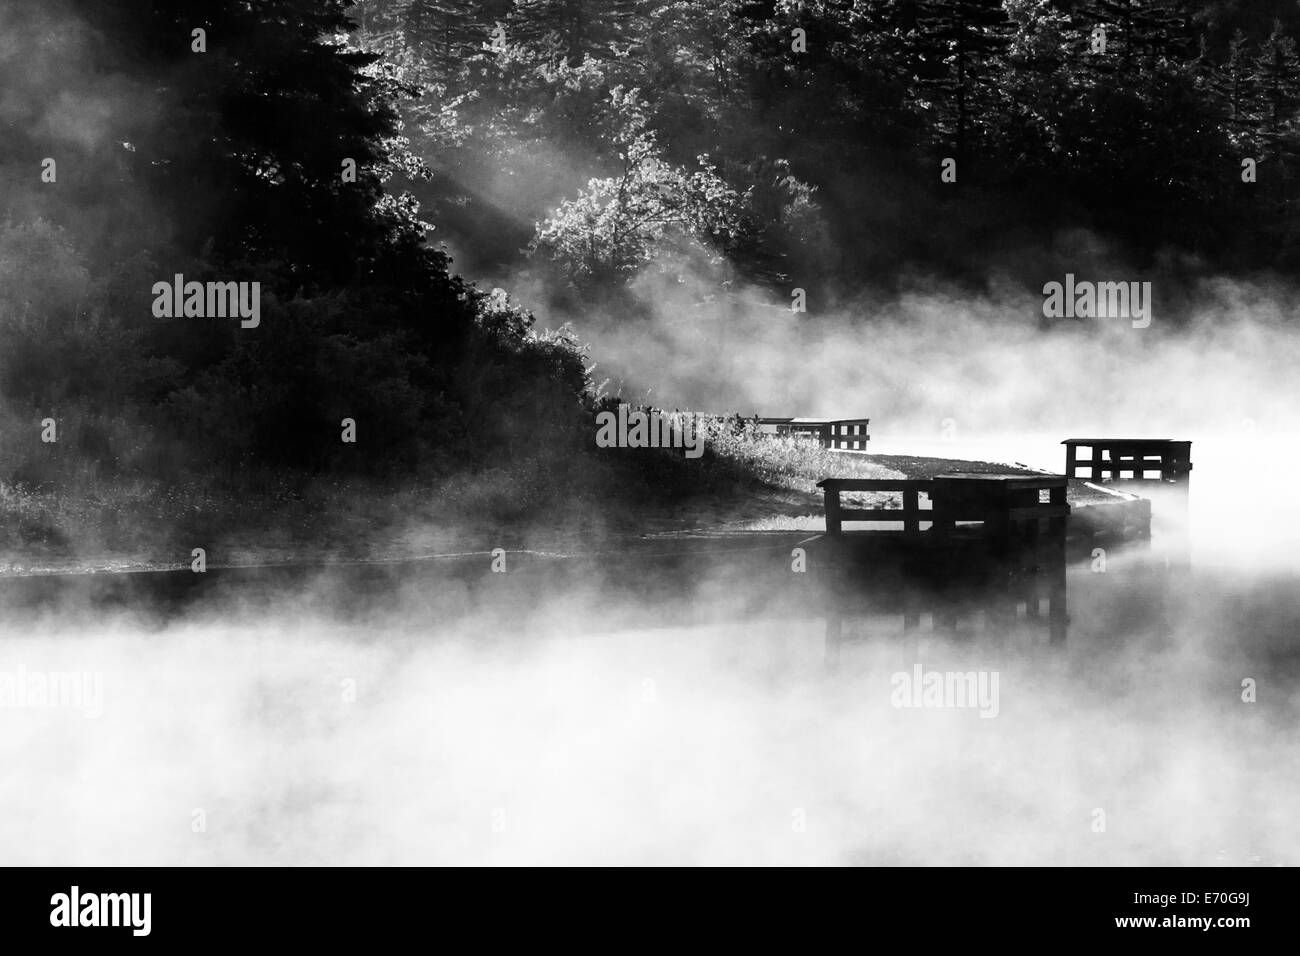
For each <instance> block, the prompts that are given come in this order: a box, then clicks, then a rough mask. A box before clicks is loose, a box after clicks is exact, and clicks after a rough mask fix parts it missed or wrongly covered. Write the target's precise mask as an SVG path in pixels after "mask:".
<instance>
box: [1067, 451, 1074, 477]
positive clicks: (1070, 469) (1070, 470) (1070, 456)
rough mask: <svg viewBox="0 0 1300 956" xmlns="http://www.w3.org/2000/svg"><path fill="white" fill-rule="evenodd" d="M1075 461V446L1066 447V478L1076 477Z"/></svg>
mask: <svg viewBox="0 0 1300 956" xmlns="http://www.w3.org/2000/svg"><path fill="white" fill-rule="evenodd" d="M1074 459H1075V453H1074V446H1073V445H1066V446H1065V477H1066V478H1073V477H1074Z"/></svg>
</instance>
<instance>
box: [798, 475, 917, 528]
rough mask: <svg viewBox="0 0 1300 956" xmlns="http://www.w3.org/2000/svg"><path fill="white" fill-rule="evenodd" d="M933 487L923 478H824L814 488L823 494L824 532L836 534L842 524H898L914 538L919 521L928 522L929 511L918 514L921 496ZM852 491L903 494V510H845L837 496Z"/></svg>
mask: <svg viewBox="0 0 1300 956" xmlns="http://www.w3.org/2000/svg"><path fill="white" fill-rule="evenodd" d="M932 485H933V482H931V481H930V480H928V479H925V478H823V479H822V480H821V481H819V482H817V487H818V488H821V489H822V491H823V492H824V493H825V501H826V531H827V532H828V533H830V534H839V533H840V532H841V531H842V530H843V524H844V522H845V521H901V522H902V523H903V531H905V532H906V533H908V534H916V533H918V532H919V531H920V530H921V521H922V520H927V521H928V520H931V517H932V516H931V512H930V511H928V510H927V511H922V510H921V492H923V491H929V490H930V489H931V487H932ZM853 491H897V492H901V493H902V498H903V507H902V508H846V507H844V506H843V505H842V504H841V502H840V494H841V493H843V492H853Z"/></svg>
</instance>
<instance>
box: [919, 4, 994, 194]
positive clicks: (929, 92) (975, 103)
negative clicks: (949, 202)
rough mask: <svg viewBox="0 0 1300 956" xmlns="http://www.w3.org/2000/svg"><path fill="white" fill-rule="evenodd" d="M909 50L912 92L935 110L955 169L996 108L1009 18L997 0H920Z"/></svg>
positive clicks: (967, 158) (937, 125)
mask: <svg viewBox="0 0 1300 956" xmlns="http://www.w3.org/2000/svg"><path fill="white" fill-rule="evenodd" d="M918 11H919V15H918V18H917V29H916V33H915V35H914V43H913V53H914V55H915V56H916V61H917V74H918V75H917V87H918V90H917V93H918V99H919V101H920V102H921V104H922V105H923V107H928V108H932V109H933V110H934V112H935V114H936V121H935V124H934V125H935V129H936V130H937V131H938V132H939V133H940V134H941V136H942V137H944V139H945V140H946V141H947V142H948V143H949V144H950V145H951V147H952V150H953V154H954V155H955V156H956V158H957V161H958V167H959V169H960V168H962V167H967V165H968V163H969V161H970V159H971V158H972V150H971V149H970V147H971V145H972V143H973V142H975V141H976V140H978V139H979V138H980V130H981V128H983V127H985V126H986V125H987V124H988V123H989V121H990V118H991V116H990V114H991V113H992V112H994V111H995V110H996V109H997V96H996V92H997V90H996V82H997V77H998V76H999V75H1000V74H1001V73H1002V72H1003V71H1004V69H1005V67H1006V63H1005V53H1006V51H1007V48H1008V46H1009V44H1010V38H1011V24H1010V21H1009V20H1008V19H1007V16H1006V12H1005V11H1004V10H1003V8H1002V4H1001V2H1000V0H920V2H919V3H918Z"/></svg>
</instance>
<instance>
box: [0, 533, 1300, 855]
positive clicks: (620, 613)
mask: <svg viewBox="0 0 1300 956" xmlns="http://www.w3.org/2000/svg"><path fill="white" fill-rule="evenodd" d="M737 561H747V562H751V563H753V565H754V567H755V568H757V567H758V565H760V564H763V565H765V564H766V563H767V562H769V561H770V562H786V563H788V556H787V555H786V554H785V553H784V551H779V552H775V553H772V554H770V555H762V554H760V555H756V556H755V555H750V556H747V557H745V558H736V557H734V556H733V557H730V558H729V557H726V556H722V557H720V558H719V560H718V576H719V577H721V576H722V575H723V574H725V573H730V572H732V571H734V570H735V569H734V568H729V567H727V564H728V563H734V562H737ZM484 570H485V571H486V568H485V569H484ZM1294 583H1295V577H1294V572H1293V570H1287V569H1283V570H1280V571H1277V572H1275V573H1274V574H1272V575H1271V576H1265V575H1263V574H1262V573H1258V572H1253V571H1246V570H1242V569H1240V568H1222V567H1216V568H1212V569H1205V570H1201V569H1199V568H1197V567H1196V566H1195V565H1193V569H1192V570H1191V571H1190V572H1189V571H1186V570H1170V569H1169V568H1166V567H1165V566H1164V562H1163V560H1162V559H1161V553H1160V550H1159V547H1158V543H1157V546H1156V547H1155V548H1153V550H1152V551H1151V552H1150V553H1145V552H1139V553H1137V554H1134V555H1128V554H1125V553H1119V554H1115V555H1112V556H1111V558H1110V561H1109V566H1108V568H1107V571H1106V573H1104V574H1097V573H1093V572H1092V571H1090V570H1089V568H1088V567H1087V565H1083V566H1081V567H1075V568H1072V569H1071V570H1070V572H1069V575H1068V588H1069V616H1070V627H1069V635H1068V639H1067V640H1066V641H1065V642H1064V644H1055V645H1054V644H1051V643H1049V641H1048V634H1047V629H1046V625H1045V623H1044V622H1042V621H1038V620H1033V619H1032V618H1030V617H1029V616H1027V615H1026V614H1025V613H1023V612H1018V610H1017V609H1016V608H1014V606H1012V607H1008V606H1007V605H1006V604H1005V603H998V602H997V601H990V600H983V599H980V598H979V597H978V596H976V597H973V598H971V599H969V600H968V601H967V602H965V603H964V604H963V606H962V607H961V608H960V610H959V611H958V613H957V615H956V620H957V626H956V628H955V631H953V632H944V631H941V630H938V629H935V628H934V627H933V624H934V619H933V618H934V613H935V612H933V609H932V610H931V611H923V613H922V617H921V621H920V627H919V628H918V629H916V630H914V631H910V632H907V633H906V634H905V633H904V631H903V627H902V622H901V619H900V618H899V617H898V616H897V615H896V614H892V613H885V612H875V611H872V610H871V601H870V600H869V601H868V602H867V606H866V610H865V611H864V612H863V613H860V614H857V615H850V616H849V617H847V618H846V623H845V629H844V640H843V642H842V644H841V645H840V646H839V647H838V649H837V650H836V651H835V652H834V653H832V652H831V651H830V649H828V647H827V640H826V630H825V627H824V624H823V619H822V616H821V613H820V609H819V608H818V607H817V606H815V605H810V603H809V602H807V601H800V600H797V599H792V598H791V597H790V596H789V595H788V594H786V595H776V596H770V597H769V598H768V599H767V600H758V601H757V603H755V602H754V601H749V602H746V601H744V600H741V598H739V597H737V595H736V594H735V592H734V589H731V590H726V589H722V588H719V587H717V586H715V582H712V581H710V580H708V579H707V578H701V579H700V580H699V581H698V583H697V585H696V587H694V588H689V589H683V590H682V591H681V593H680V594H678V595H677V597H676V598H675V601H678V602H681V604H680V605H679V606H670V604H669V602H668V601H665V600H664V598H663V596H662V594H658V595H655V596H654V598H653V599H647V598H646V597H645V595H648V594H649V593H650V592H649V591H648V588H647V587H646V586H647V585H648V584H649V582H648V581H639V580H637V579H636V578H635V577H633V578H631V579H627V580H623V581H622V582H621V584H620V583H618V582H612V583H611V582H606V581H600V582H593V584H592V586H591V587H583V588H580V589H577V590H576V591H575V592H574V593H556V594H554V595H553V596H552V597H551V598H550V599H548V600H545V601H542V602H540V603H538V602H535V601H529V602H528V603H527V606H526V607H519V608H513V609H508V608H506V607H505V606H504V605H505V604H507V603H508V602H509V601H510V600H511V598H510V594H511V588H510V585H509V584H508V582H502V583H501V585H500V588H498V589H497V590H496V592H495V593H496V600H495V601H494V606H493V607H490V608H489V607H481V608H477V609H473V610H470V611H469V613H467V614H462V615H460V616H456V615H453V614H447V613H443V610H444V609H443V608H442V607H441V605H440V600H441V598H440V595H439V593H437V592H438V591H440V590H442V589H444V587H450V586H449V585H446V584H445V582H438V581H430V582H428V584H427V585H426V590H428V591H429V592H430V593H428V594H426V595H424V596H423V597H422V598H416V597H415V596H414V595H412V594H410V593H407V594H406V595H405V596H402V594H401V593H400V592H398V593H395V595H394V596H393V599H392V600H391V602H387V606H381V608H380V609H378V610H374V611H367V612H366V613H364V614H361V615H347V614H345V615H339V614H335V613H320V612H313V611H311V610H310V608H311V607H312V606H313V602H312V601H311V600H310V598H309V596H308V594H300V595H297V596H296V598H294V597H291V596H288V595H286V596H285V598H286V603H284V604H282V605H281V610H280V611H279V612H277V611H276V610H275V608H274V607H257V608H251V609H250V608H245V609H242V610H241V609H240V608H238V607H230V608H228V609H226V610H224V611H222V612H221V613H213V611H212V610H211V609H208V610H206V611H203V612H196V613H195V614H194V615H191V616H187V617H185V618H182V619H181V620H179V621H173V622H172V623H170V624H167V625H159V624H157V623H148V622H142V621H141V620H140V619H139V618H136V619H134V620H133V619H131V618H128V617H126V616H121V617H117V618H114V617H109V618H101V619H99V620H87V619H84V618H82V619H78V618H77V617H76V616H75V615H73V614H72V613H71V612H69V614H68V615H66V616H65V615H59V614H56V615H53V616H47V617H45V618H44V619H37V620H28V621H26V622H25V623H23V624H22V626H21V628H20V629H18V630H15V629H14V628H13V627H7V628H6V637H5V640H4V642H3V644H2V645H0V654H2V656H0V670H9V671H12V670H14V669H15V668H17V667H18V666H20V665H21V666H23V667H25V668H27V669H28V670H29V671H31V670H41V669H43V670H46V671H59V670H68V671H71V670H75V671H102V673H103V677H104V700H103V714H102V716H100V717H98V718H92V717H86V716H83V714H82V713H81V712H78V711H77V710H74V709H66V708H65V709H40V708H32V707H29V708H18V709H15V708H8V709H6V710H5V711H4V721H3V724H0V756H2V757H3V759H5V760H6V762H7V763H8V764H9V765H10V766H16V767H28V768H33V769H32V771H31V772H30V775H29V774H24V773H16V774H9V775H6V776H5V777H4V781H3V783H2V784H0V806H3V807H4V810H5V813H4V818H3V819H4V821H5V822H4V824H2V825H0V845H2V846H4V847H5V851H4V857H5V860H6V862H10V863H36V862H41V863H59V864H75V865H86V864H105V863H110V862H112V863H123V864H158V863H183V864H209V863H216V864H223V863H224V864H234V863H246V862H254V863H399V862H401V863H547V862H552V863H633V862H636V863H759V864H778V863H809V864H813V863H818V864H835V863H885V864H894V863H897V864H905V863H992V864H1010V863H1067V862H1068V863H1076V864H1079V863H1083V864H1091V863H1097V864H1101V863H1119V864H1152V863H1171V864H1184V863H1188V864H1190V863H1202V864H1204V863H1209V864H1213V863H1223V864H1274V863H1295V862H1296V861H1297V857H1298V856H1300V826H1298V825H1297V824H1296V822H1295V819H1294V816H1293V814H1292V810H1293V808H1294V806H1295V803H1296V796H1297V794H1298V793H1300V760H1297V756H1300V753H1298V748H1300V739H1298V735H1297V733H1296V731H1295V727H1296V726H1297V723H1296V718H1297V716H1300V657H1298V656H1297V654H1296V652H1295V647H1294V634H1295V633H1296V626H1297V624H1300V608H1297V606H1296V601H1295V594H1296V591H1295V588H1294ZM452 590H454V588H452ZM639 595H641V596H640V597H639ZM751 597H752V596H751ZM335 598H337V595H335ZM294 600H298V601H301V602H302V603H301V604H299V605H295V604H293V603H292V602H293V601H294ZM457 600H458V599H457V597H456V596H455V595H452V596H451V597H449V598H448V599H447V602H446V603H447V604H448V606H450V605H453V604H456V603H457ZM517 600H518V601H519V602H520V603H521V604H522V603H524V600H525V599H524V598H523V596H522V594H521V595H520V596H519V598H518V599H517ZM921 600H922V602H923V603H924V598H922V599H921ZM383 603H384V602H381V605H382V604H383ZM462 603H463V602H462ZM692 603H693V604H694V605H695V607H693V608H690V609H689V610H687V612H686V614H687V617H686V620H687V621H690V620H692V616H693V617H694V619H695V620H696V621H698V623H693V624H692V623H688V624H686V625H683V624H682V623H681V620H682V617H681V614H680V613H673V614H669V613H668V612H669V611H670V610H671V611H674V612H680V611H681V609H682V608H683V607H687V606H689V605H691V604H692ZM742 606H744V610H743V611H742ZM507 610H511V611H514V612H516V613H514V614H504V613H503V612H505V611H507ZM615 619H617V620H618V621H619V622H620V623H619V624H618V625H617V626H614V627H611V626H609V624H608V622H610V621H612V620H615ZM628 621H642V622H643V624H642V625H640V626H628V624H627V623H626V622H628ZM916 664H920V665H922V666H923V667H924V668H925V669H927V670H940V671H967V670H975V671H997V672H998V673H999V675H1000V684H999V686H1000V695H999V696H1000V699H999V706H998V712H997V715H996V717H995V718H992V719H985V718H981V717H980V716H979V713H978V712H977V710H974V709H959V708H949V709H908V708H899V707H895V706H893V705H892V703H891V675H893V674H896V673H898V672H907V671H911V670H912V668H913V666H914V665H916ZM1243 678H1254V679H1256V680H1257V681H1258V683H1259V690H1258V695H1259V697H1258V702H1257V703H1254V704H1245V703H1242V702H1241V700H1240V695H1241V680H1242V679H1243ZM348 682H354V683H351V684H349V683H348ZM349 686H351V687H353V688H355V700H354V701H352V702H348V701H347V700H346V697H347V694H346V690H347V688H348V687H349ZM38 771H39V772H38ZM35 780H40V781H42V783H40V784H39V785H36V784H34V782H33V781H35ZM1098 809H1100V810H1102V811H1104V813H1105V821H1106V828H1105V832H1093V830H1092V829H1091V827H1092V825H1093V821H1094V813H1095V811H1097V810H1098ZM198 810H201V811H202V814H203V817H202V819H203V827H204V828H203V830H202V831H201V832H195V831H194V829H193V821H194V820H195V819H197V818H196V817H194V813H195V812H196V811H198ZM33 834H40V839H39V840H36V839H33V838H32V835H33Z"/></svg>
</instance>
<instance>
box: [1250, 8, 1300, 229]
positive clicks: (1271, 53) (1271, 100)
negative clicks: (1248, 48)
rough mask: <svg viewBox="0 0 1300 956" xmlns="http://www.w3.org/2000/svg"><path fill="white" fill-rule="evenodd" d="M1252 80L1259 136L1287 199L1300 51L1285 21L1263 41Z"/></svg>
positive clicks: (1293, 152)
mask: <svg viewBox="0 0 1300 956" xmlns="http://www.w3.org/2000/svg"><path fill="white" fill-rule="evenodd" d="M1251 81H1252V82H1253V83H1254V85H1255V86H1256V88H1257V89H1258V90H1259V97H1260V122H1259V137H1260V145H1261V147H1262V152H1263V157H1264V159H1265V160H1268V161H1272V162H1274V163H1276V164H1277V174H1276V182H1277V195H1278V198H1279V200H1280V201H1281V202H1283V203H1285V202H1286V201H1287V198H1288V195H1289V190H1288V189H1287V185H1288V178H1289V171H1290V167H1291V166H1292V165H1293V164H1292V162H1291V160H1292V159H1293V158H1294V156H1295V155H1296V153H1297V135H1296V133H1297V131H1296V110H1297V108H1300V55H1297V53H1296V43H1295V40H1293V39H1292V38H1291V37H1289V36H1287V35H1286V33H1285V31H1284V30H1283V28H1282V23H1281V21H1275V22H1274V24H1273V32H1272V33H1271V34H1270V35H1269V37H1268V39H1267V40H1265V41H1264V42H1263V43H1261V44H1260V48H1259V53H1258V55H1257V56H1256V57H1255V70H1254V74H1253V75H1252V77H1251Z"/></svg>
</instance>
